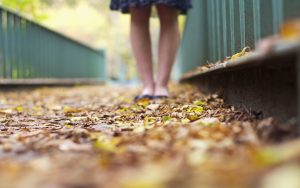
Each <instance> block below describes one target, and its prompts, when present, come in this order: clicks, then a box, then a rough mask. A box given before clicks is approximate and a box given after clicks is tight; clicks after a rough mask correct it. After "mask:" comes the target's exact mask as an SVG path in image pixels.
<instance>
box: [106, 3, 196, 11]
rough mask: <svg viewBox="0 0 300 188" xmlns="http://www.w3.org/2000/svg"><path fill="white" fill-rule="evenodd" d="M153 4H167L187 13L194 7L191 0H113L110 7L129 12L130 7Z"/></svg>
mask: <svg viewBox="0 0 300 188" xmlns="http://www.w3.org/2000/svg"><path fill="white" fill-rule="evenodd" d="M153 4H165V5H169V6H173V7H175V8H177V9H178V10H179V11H180V12H181V13H182V14H185V13H186V12H187V10H188V9H189V8H191V7H192V3H191V0H111V3H110V8H111V9H112V10H119V11H121V12H123V13H128V12H129V7H145V6H150V5H153Z"/></svg>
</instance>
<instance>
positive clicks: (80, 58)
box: [0, 7, 106, 80]
mask: <svg viewBox="0 0 300 188" xmlns="http://www.w3.org/2000/svg"><path fill="white" fill-rule="evenodd" d="M105 73H106V71H105V53H104V51H103V50H95V49H93V48H90V47H88V46H86V45H84V44H81V43H79V42H77V41H75V40H73V39H70V38H68V37H66V36H64V35H62V34H59V33H57V32H55V31H52V30H50V29H47V28H45V27H43V26H41V25H39V24H37V23H35V22H33V21H30V20H28V19H25V18H23V17H22V16H20V15H18V14H17V13H14V12H13V11H10V10H7V9H5V8H3V7H0V79H44V78H45V79H48V78H55V79H56V78H59V79H61V78H66V79H73V78H77V79H95V80H104V79H105Z"/></svg>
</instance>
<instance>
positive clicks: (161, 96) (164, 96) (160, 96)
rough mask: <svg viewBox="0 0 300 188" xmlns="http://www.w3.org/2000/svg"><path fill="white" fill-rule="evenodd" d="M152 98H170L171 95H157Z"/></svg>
mask: <svg viewBox="0 0 300 188" xmlns="http://www.w3.org/2000/svg"><path fill="white" fill-rule="evenodd" d="M152 98H153V99H169V98H170V96H167V95H155V96H153V97H152Z"/></svg>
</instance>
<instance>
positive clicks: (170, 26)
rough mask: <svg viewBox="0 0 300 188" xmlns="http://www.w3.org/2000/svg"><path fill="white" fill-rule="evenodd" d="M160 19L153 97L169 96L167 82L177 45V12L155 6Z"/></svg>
mask: <svg viewBox="0 0 300 188" xmlns="http://www.w3.org/2000/svg"><path fill="white" fill-rule="evenodd" d="M157 11H158V15H159V19H160V25H161V30H160V39H159V58H158V59H159V65H158V74H157V80H156V85H155V95H156V96H158V95H163V96H169V92H168V82H169V79H170V73H171V70H172V67H173V64H174V61H175V56H176V52H177V49H178V45H179V38H180V36H179V26H178V11H177V9H175V8H174V7H170V6H166V5H157Z"/></svg>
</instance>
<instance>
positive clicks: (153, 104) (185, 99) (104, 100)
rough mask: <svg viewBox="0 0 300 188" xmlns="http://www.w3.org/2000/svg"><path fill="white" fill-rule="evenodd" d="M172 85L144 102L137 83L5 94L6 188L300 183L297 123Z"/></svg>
mask: <svg viewBox="0 0 300 188" xmlns="http://www.w3.org/2000/svg"><path fill="white" fill-rule="evenodd" d="M125 90H126V92H124V91H125ZM171 90H172V94H173V96H172V97H171V98H170V99H168V100H162V101H150V100H142V101H139V102H138V103H137V104H135V103H133V102H132V97H133V96H134V94H136V92H137V91H136V90H135V89H128V88H122V87H118V88H115V87H112V86H77V87H68V88H63V87H60V88H37V89H32V90H24V91H18V92H16V91H6V92H2V93H1V95H0V159H1V160H0V182H1V183H0V188H10V187H31V188H34V187H58V188H59V187H124V188H127V187H128V188H134V187H138V188H148V187H151V188H152V187H153V188H159V187H204V188H205V187H207V188H211V187H212V188H214V187H222V188H223V187H225V188H226V187H228V188H229V187H230V188H232V187H233V188H234V187H237V188H248V187H249V188H250V187H261V188H269V187H276V186H277V187H278V185H286V186H285V187H291V188H292V187H297V186H298V185H299V179H298V178H296V177H298V176H299V171H300V141H299V140H297V139H294V138H295V135H294V134H295V132H296V131H295V126H294V125H293V124H292V123H286V124H280V123H278V122H277V121H276V120H275V118H268V119H262V120H260V119H257V118H256V116H255V115H253V114H252V113H251V112H250V111H246V110H239V109H236V108H234V107H232V106H230V105H228V104H226V103H224V101H223V99H222V98H220V97H219V96H218V95H208V96H207V95H203V94H201V93H200V92H199V91H197V90H196V89H195V88H193V87H192V86H189V85H185V86H183V85H180V86H178V85H173V86H172V88H171ZM287 176H288V178H280V177H287ZM298 187H299V186H298Z"/></svg>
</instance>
